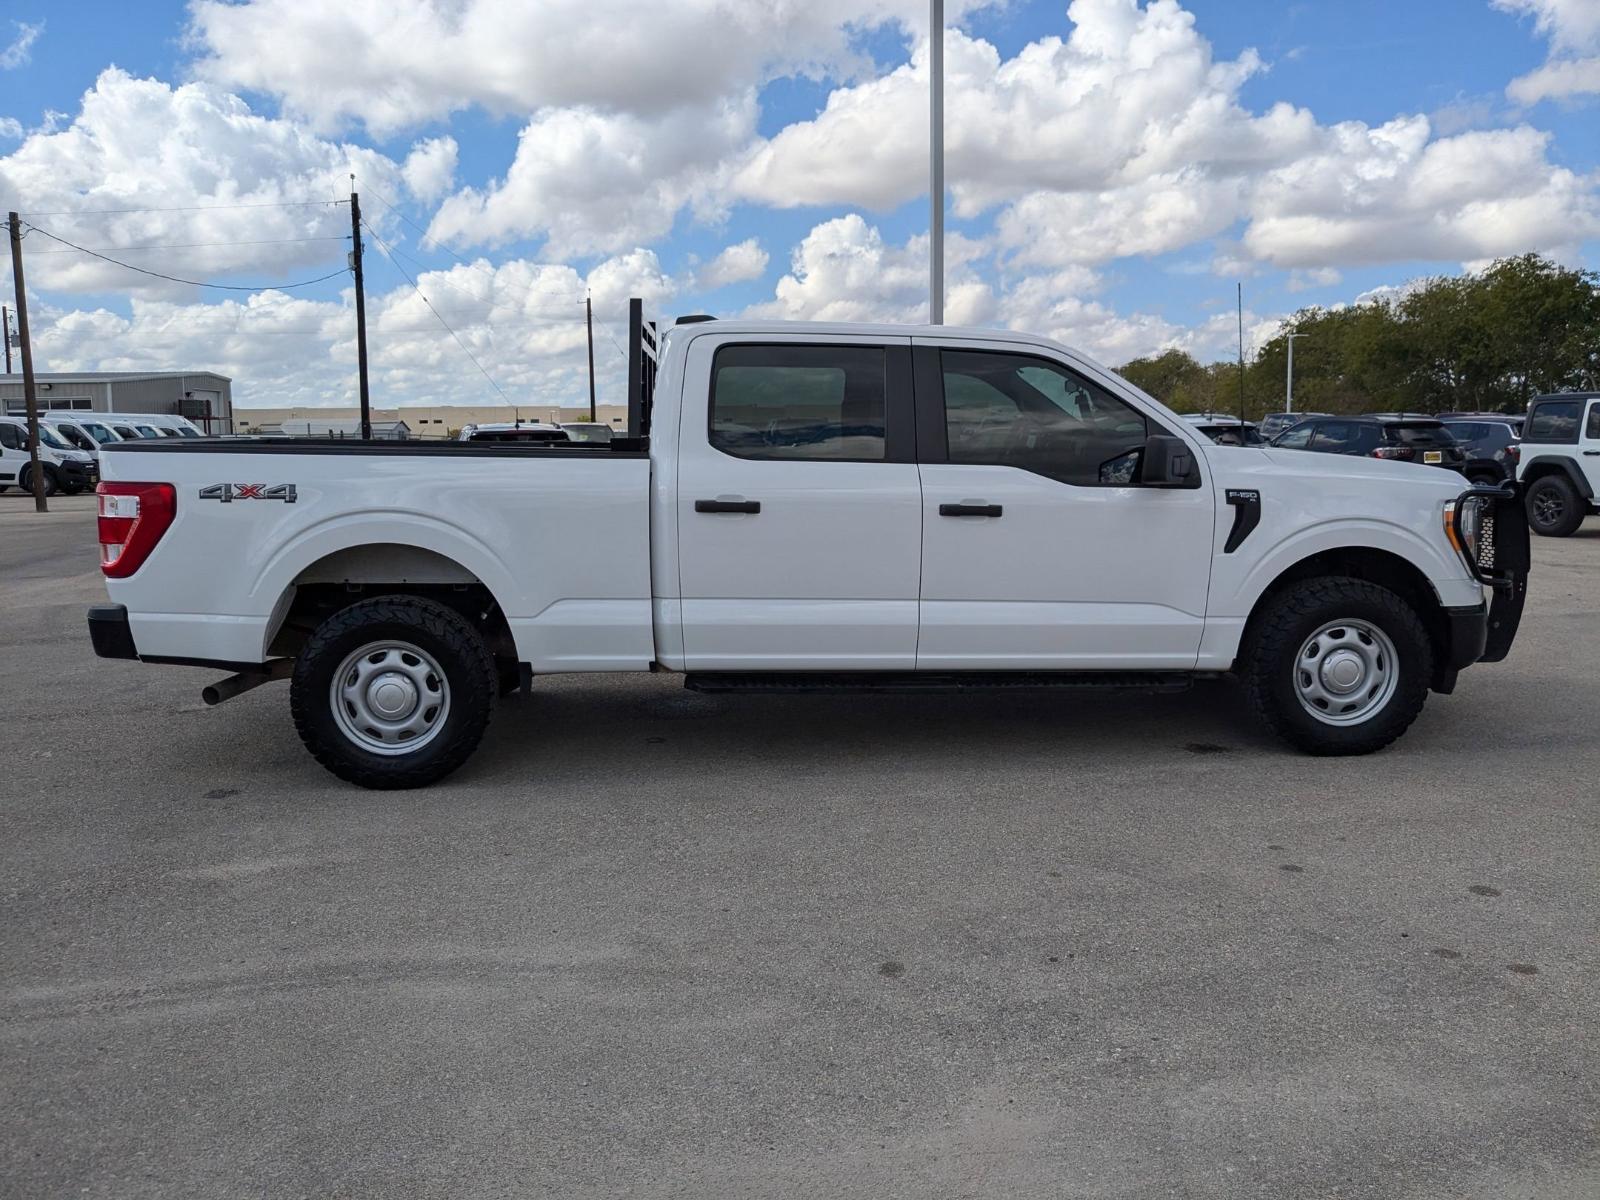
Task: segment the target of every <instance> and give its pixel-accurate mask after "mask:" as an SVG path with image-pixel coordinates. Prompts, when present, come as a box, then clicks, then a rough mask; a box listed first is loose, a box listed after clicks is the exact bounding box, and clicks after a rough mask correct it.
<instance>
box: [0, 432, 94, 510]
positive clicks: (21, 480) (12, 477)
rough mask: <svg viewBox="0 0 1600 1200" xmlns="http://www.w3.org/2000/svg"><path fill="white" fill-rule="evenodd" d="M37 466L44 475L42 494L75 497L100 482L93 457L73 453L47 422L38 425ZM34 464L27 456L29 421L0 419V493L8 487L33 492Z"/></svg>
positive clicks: (77, 452) (79, 452) (81, 453)
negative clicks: (61, 494)
mask: <svg viewBox="0 0 1600 1200" xmlns="http://www.w3.org/2000/svg"><path fill="white" fill-rule="evenodd" d="M39 467H40V469H41V470H42V471H43V472H44V494H45V495H47V496H53V495H55V494H56V493H57V492H65V493H66V494H67V495H69V496H74V495H76V494H77V493H79V492H81V491H83V490H84V489H85V488H92V487H94V486H95V485H96V484H97V483H99V482H100V468H99V467H98V466H97V465H96V463H95V460H94V456H93V455H90V454H86V453H84V452H83V451H82V450H75V449H73V447H72V444H71V443H70V442H68V441H67V439H66V438H64V437H62V436H61V434H60V433H58V432H57V431H56V429H55V428H54V427H53V426H52V425H51V423H50V422H48V421H40V422H39ZM32 472H33V463H32V460H31V458H30V456H29V454H28V422H27V421H25V420H23V419H22V418H21V417H0V492H3V491H5V490H6V489H7V488H10V487H18V488H21V489H22V490H23V491H25V492H31V491H32V490H33V473H32Z"/></svg>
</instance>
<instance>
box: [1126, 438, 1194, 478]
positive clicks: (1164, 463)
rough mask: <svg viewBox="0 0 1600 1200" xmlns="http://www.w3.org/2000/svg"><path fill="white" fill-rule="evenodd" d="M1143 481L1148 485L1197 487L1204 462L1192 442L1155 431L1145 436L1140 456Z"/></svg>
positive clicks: (1140, 471)
mask: <svg viewBox="0 0 1600 1200" xmlns="http://www.w3.org/2000/svg"><path fill="white" fill-rule="evenodd" d="M1139 482H1140V483H1141V484H1143V485H1144V486H1145V487H1162V488H1197V487H1199V486H1200V464H1199V463H1197V462H1195V458H1194V451H1193V450H1192V449H1190V447H1189V443H1188V442H1186V441H1184V440H1183V439H1182V438H1180V437H1174V436H1172V435H1171V434H1170V433H1153V434H1151V435H1150V436H1149V437H1148V438H1146V439H1145V443H1144V453H1143V455H1141V456H1140V463H1139Z"/></svg>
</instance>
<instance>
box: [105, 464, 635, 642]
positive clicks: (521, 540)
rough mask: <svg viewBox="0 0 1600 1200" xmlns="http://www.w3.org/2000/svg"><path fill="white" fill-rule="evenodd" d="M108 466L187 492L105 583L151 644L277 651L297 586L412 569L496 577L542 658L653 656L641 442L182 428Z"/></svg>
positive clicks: (440, 579) (113, 472)
mask: <svg viewBox="0 0 1600 1200" xmlns="http://www.w3.org/2000/svg"><path fill="white" fill-rule="evenodd" d="M101 463H102V467H101V471H102V476H103V478H104V479H105V480H106V481H107V482H108V483H119V482H164V483H170V484H172V485H173V486H174V487H175V489H176V493H177V505H176V517H175V519H174V521H173V523H172V525H171V527H170V528H169V529H168V530H167V531H166V533H165V535H164V536H163V537H162V538H161V540H160V542H159V543H158V544H157V545H156V547H155V549H154V550H153V551H152V553H151V555H150V558H149V559H148V560H147V561H146V562H145V564H144V565H143V566H142V567H140V569H139V570H138V571H137V572H135V573H134V574H133V575H132V576H130V577H129V578H126V579H108V580H107V581H106V582H107V587H108V590H109V592H110V597H111V599H112V601H113V602H115V603H118V604H123V605H126V606H127V608H128V612H129V624H130V628H131V630H132V634H133V640H134V644H135V647H136V648H137V650H138V653H139V654H140V656H141V657H155V658H179V659H190V660H208V661H216V662H227V663H252V662H263V661H265V660H266V659H267V658H268V657H269V655H268V648H269V646H270V645H271V643H272V639H273V636H274V634H275V633H276V632H277V629H278V627H279V625H280V624H281V623H282V621H283V618H284V615H285V613H286V612H287V611H288V609H289V606H290V604H291V603H292V601H293V600H294V597H295V594H296V591H297V589H298V588H301V587H304V586H306V585H309V584H323V585H328V584H332V585H338V584H341V583H349V584H352V585H353V584H357V583H362V582H392V583H403V582H411V583H426V584H432V585H438V586H469V585H471V584H473V583H479V584H482V585H483V586H484V587H485V588H487V589H488V591H489V593H490V594H491V595H492V597H493V600H494V601H495V602H496V603H497V604H498V605H499V607H500V608H501V610H502V611H503V612H504V614H505V617H506V620H507V623H508V625H509V626H510V630H511V634H512V636H513V638H514V640H515V643H516V650H517V655H518V658H519V659H520V660H521V661H523V662H526V663H529V664H531V665H532V667H533V669H534V670H535V671H585V670H589V671H593V670H643V669H645V668H647V667H648V666H649V664H650V662H651V661H652V659H653V658H654V644H653V639H652V631H651V604H650V566H649V564H650V544H649V535H650V522H649V507H648V506H649V487H650V463H649V460H648V456H647V453H646V451H645V449H644V447H643V446H642V445H641V444H640V443H639V442H637V441H632V442H630V441H623V440H620V439H619V440H618V441H613V442H610V443H595V444H587V443H576V444H569V445H565V446H546V445H531V446H530V445H522V444H514V443H513V444H507V443H474V442H421V441H398V442H351V441H344V440H341V439H325V438H324V439H300V438H257V439H222V438H217V439H184V440H181V441H180V440H177V439H172V440H167V441H160V442H155V441H151V442H120V443H116V444H115V445H112V446H108V447H106V452H105V453H104V454H103V455H102V458H101ZM391 575H392V576H394V577H393V578H386V577H387V576H391Z"/></svg>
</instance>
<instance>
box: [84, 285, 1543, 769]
mask: <svg viewBox="0 0 1600 1200" xmlns="http://www.w3.org/2000/svg"><path fill="white" fill-rule="evenodd" d="M652 331H653V326H651V325H649V324H646V323H643V322H642V321H641V320H640V319H639V317H638V313H637V308H636V309H635V317H634V320H633V322H632V330H631V332H632V335H633V337H634V342H633V345H632V348H631V355H630V368H629V407H630V427H629V430H628V434H629V436H626V437H617V438H614V439H612V440H611V441H609V442H604V443H593V442H591V443H581V442H573V443H567V444H553V445H537V444H534V445H529V444H525V443H516V442H487V443H478V442H415V441H412V442H370V443H351V442H348V441H316V440H303V439H280V438H267V439H261V440H254V441H207V440H195V439H182V440H179V439H163V440H160V441H132V442H118V443H113V444H109V445H107V446H105V447H104V448H103V452H102V461H103V468H102V470H103V477H104V482H103V483H102V484H101V486H100V526H99V538H100V542H101V546H102V566H103V570H104V573H105V575H106V579H107V587H108V590H109V592H110V598H111V600H112V601H113V603H112V604H110V605H105V606H98V607H96V608H94V609H92V610H91V612H90V614H89V628H90V632H91V635H92V637H93V641H94V645H95V648H96V650H97V651H98V652H99V653H100V654H101V655H103V656H105V657H110V658H138V659H141V660H143V661H145V662H153V663H163V662H164V663H188V664H205V665H211V666H215V667H217V668H220V669H223V670H227V671H230V672H233V674H232V675H231V676H230V677H229V678H226V679H223V680H222V681H220V682H219V683H217V684H214V685H213V686H212V687H210V688H208V689H206V693H205V695H206V698H207V699H208V700H209V701H211V702H217V701H218V700H221V699H226V698H227V697H228V696H230V695H233V694H236V693H237V692H239V691H242V690H244V689H245V688H247V687H251V686H254V685H255V684H257V683H261V682H264V681H266V680H268V679H274V678H289V679H290V680H291V686H290V696H289V698H290V708H291V711H292V713H293V717H294V722H295V725H296V728H297V729H298V731H299V733H300V736H301V738H302V739H303V740H304V741H305V744H306V745H307V747H308V748H309V749H310V751H311V753H312V754H313V755H315V756H316V758H317V759H318V760H319V761H320V762H322V763H323V764H324V765H325V766H326V767H327V768H328V769H329V770H331V771H333V772H334V773H335V774H336V775H338V776H340V777H342V778H344V779H347V780H350V781H353V782H355V783H358V784H362V785H366V786H369V787H384V788H388V787H408V786H416V785H420V784H426V783H428V782H431V781H433V780H436V779H438V778H440V777H441V776H443V775H445V774H446V773H447V772H449V771H451V770H454V769H455V768H456V767H458V766H459V765H460V764H461V763H462V762H463V761H464V760H465V759H466V758H467V757H468V756H469V755H470V754H471V753H472V751H473V749H474V748H475V747H476V746H477V744H478V742H479V740H480V738H481V737H482V736H483V733H484V730H485V728H486V726H487V724H488V722H489V718H490V714H491V711H492V710H493V708H494V705H495V702H496V698H497V696H499V695H502V694H504V693H505V692H507V691H510V690H514V689H516V688H517V687H519V686H522V687H526V686H530V685H531V684H532V682H533V681H534V680H536V679H537V677H538V676H541V675H545V674H550V673H555V672H561V671H656V670H667V671H676V672H682V673H684V674H685V676H686V682H687V684H688V686H690V687H693V688H697V689H701V690H730V691H731V690H752V689H774V688H780V689H784V690H791V689H804V688H814V689H844V688H870V689H875V690H892V689H895V688H906V689H917V690H922V689H929V688H974V687H1007V688H1011V687H1020V686H1039V687H1061V686H1071V687H1091V686H1097V685H1098V686H1118V687H1127V686H1139V685H1154V686H1158V687H1168V686H1174V685H1182V684H1184V683H1186V682H1187V681H1188V680H1189V679H1190V678H1193V677H1195V676H1208V675H1218V674H1222V673H1226V672H1233V673H1234V674H1236V675H1237V676H1238V677H1239V678H1240V680H1241V681H1242V683H1243V690H1244V692H1245V695H1246V697H1247V700H1248V704H1249V706H1250V707H1251V708H1252V709H1253V710H1254V712H1255V713H1256V715H1257V716H1258V717H1259V718H1260V719H1261V720H1262V721H1263V722H1264V723H1265V724H1266V726H1267V727H1268V728H1269V729H1270V730H1272V731H1273V732H1275V733H1276V734H1278V735H1280V736H1281V737H1282V738H1284V739H1286V740H1287V741H1288V742H1290V743H1292V744H1293V745H1295V746H1297V747H1299V748H1300V749H1302V750H1305V751H1308V752H1310V753H1313V754H1363V753H1367V752H1369V751H1373V750H1376V749H1378V748H1380V747H1382V746H1385V745H1387V744H1388V743H1390V742H1391V741H1393V740H1394V739H1395V738H1396V737H1398V736H1399V735H1400V734H1401V733H1402V732H1403V731H1404V730H1405V729H1406V727H1407V726H1408V725H1410V724H1411V722H1412V720H1413V719H1414V718H1415V717H1416V716H1417V714H1418V713H1419V712H1420V710H1421V709H1422V706H1423V702H1424V700H1425V699H1426V697H1427V694H1428V692H1429V691H1430V689H1431V690H1433V691H1437V692H1449V691H1450V690H1451V689H1452V688H1453V686H1454V684H1455V680H1456V675H1457V672H1458V671H1460V670H1461V669H1462V668H1463V667H1465V666H1467V665H1469V664H1471V663H1475V662H1493V661H1497V660H1499V659H1501V658H1504V657H1505V655H1506V653H1507V651H1508V650H1509V648H1510V645H1511V642H1512V639H1513V637H1514V636H1515V633H1516V628H1517V624H1518V621H1519V619H1520V616H1521V609H1522V602H1523V596H1524V592H1525V587H1526V577H1527V568H1528V528H1527V523H1526V518H1525V517H1524V515H1523V512H1522V507H1521V505H1520V503H1519V502H1518V501H1517V497H1516V493H1515V491H1514V489H1512V488H1506V489H1502V490H1493V489H1486V488H1466V490H1463V486H1464V485H1463V482H1462V481H1461V480H1460V479H1458V478H1455V477H1454V476H1452V475H1450V474H1449V473H1447V472H1444V471H1440V470H1438V469H1437V468H1432V467H1424V466H1420V465H1413V464H1409V463H1401V462H1388V461H1381V460H1376V459H1355V458H1346V457H1339V456H1334V455H1322V454H1308V453H1304V452H1299V451H1293V450H1280V449H1270V448H1252V447H1229V446H1219V445H1215V444H1213V443H1212V442H1211V441H1210V440H1209V439H1208V438H1207V437H1206V436H1205V435H1204V434H1203V433H1201V432H1200V431H1199V430H1197V429H1196V428H1195V427H1194V426H1193V425H1192V424H1191V423H1190V422H1188V421H1185V420H1183V419H1182V418H1180V417H1178V416H1176V415H1175V414H1173V413H1172V412H1171V411H1169V410H1168V409H1166V408H1164V407H1163V406H1162V405H1160V404H1158V403H1157V402H1155V401H1154V400H1152V399H1151V398H1150V397H1149V396H1147V395H1145V394H1144V393H1143V392H1141V391H1139V390H1138V389H1137V388H1135V387H1133V386H1131V385H1130V384H1128V383H1127V382H1126V381H1124V380H1122V379H1120V378H1118V377H1117V376H1116V375H1115V374H1113V373H1111V372H1110V371H1108V370H1106V369H1105V368H1103V367H1101V366H1099V365H1097V364H1096V363H1094V362H1093V361H1091V360H1090V359H1088V358H1086V357H1084V356H1082V355H1080V354H1076V353H1074V352H1072V351H1070V350H1068V349H1066V348H1065V347H1063V346H1061V345H1058V344H1056V343H1055V342H1052V341H1049V340H1046V339H1043V338H1038V337H1030V336H1027V335H1024V334H1021V333H1014V332H1007V331H980V330H962V329H954V328H943V327H916V328H910V327H903V326H877V325H853V324H852V325H828V324H789V323H773V322H756V321H745V320H737V321H713V320H709V319H694V320H692V321H683V320H680V322H679V323H678V325H677V326H675V327H674V328H672V329H671V330H669V331H665V332H663V333H662V334H661V335H660V336H659V337H657V336H654V335H653V333H652ZM1490 598H1492V599H1493V604H1492V606H1491V605H1490V604H1489V603H1488V600H1489V599H1490Z"/></svg>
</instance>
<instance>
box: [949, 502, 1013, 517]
mask: <svg viewBox="0 0 1600 1200" xmlns="http://www.w3.org/2000/svg"><path fill="white" fill-rule="evenodd" d="M1002 511H1004V510H1002V509H1001V507H1000V506H999V505H998V504H941V505H939V515H940V516H941V517H998V516H999V515H1000V514H1001V512H1002Z"/></svg>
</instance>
